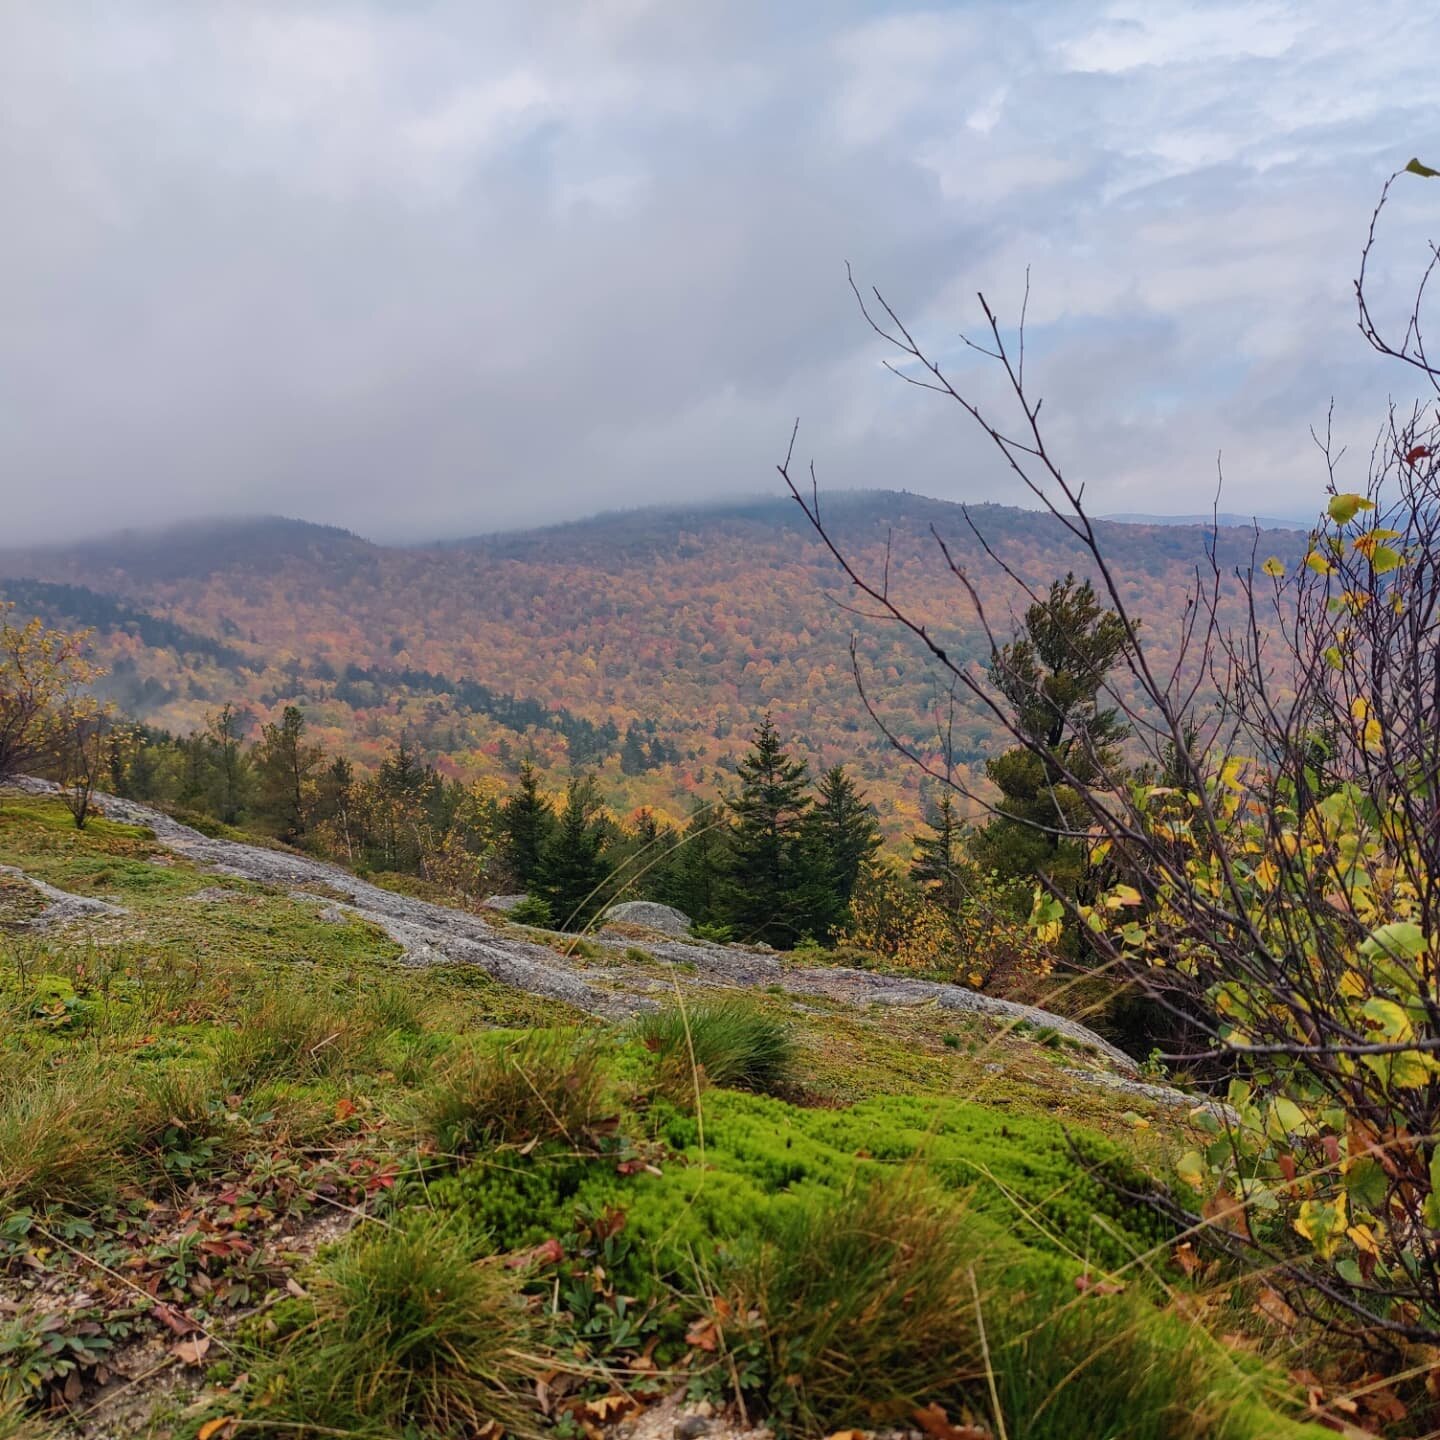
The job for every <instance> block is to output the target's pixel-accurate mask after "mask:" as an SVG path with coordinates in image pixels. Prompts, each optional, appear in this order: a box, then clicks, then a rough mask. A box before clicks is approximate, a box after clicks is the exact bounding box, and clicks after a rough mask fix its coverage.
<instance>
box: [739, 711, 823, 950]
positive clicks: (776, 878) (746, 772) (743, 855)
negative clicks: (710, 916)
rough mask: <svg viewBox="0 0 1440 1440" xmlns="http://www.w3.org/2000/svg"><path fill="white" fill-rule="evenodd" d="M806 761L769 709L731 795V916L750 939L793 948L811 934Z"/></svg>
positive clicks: (740, 932) (740, 931) (744, 760)
mask: <svg viewBox="0 0 1440 1440" xmlns="http://www.w3.org/2000/svg"><path fill="white" fill-rule="evenodd" d="M808 778H809V775H808V771H807V769H806V765H805V762H804V761H803V760H792V759H791V758H790V757H789V755H787V754H786V753H785V748H784V746H783V745H781V743H780V736H779V733H778V731H777V730H776V729H775V722H774V721H773V720H772V719H771V718H770V716H769V715H768V714H767V715H766V716H765V718H764V720H762V721H761V723H760V726H759V728H758V729H757V730H756V731H755V737H754V742H753V744H752V747H751V750H750V753H749V754H748V755H747V756H746V757H745V758H744V759H743V760H742V761H741V762H740V792H739V794H738V795H736V796H735V798H734V799H733V800H732V801H731V802H730V808H731V810H732V811H733V812H734V814H735V822H736V823H735V827H734V829H733V831H732V833H731V837H730V865H729V873H728V875H727V876H726V886H725V903H724V908H725V911H726V919H727V920H728V922H729V923H730V925H731V926H732V927H733V928H734V930H735V932H736V934H737V935H739V936H741V937H742V938H743V939H746V940H758V941H764V942H765V943H766V944H770V945H775V946H777V947H784V948H788V947H790V946H792V945H794V944H795V942H796V941H797V940H799V939H801V938H802V937H803V936H804V935H806V934H808V933H810V927H809V925H808V921H809V916H808V915H807V914H806V913H805V912H806V905H805V900H806V896H805V895H804V893H803V892H804V890H805V887H806V882H807V880H808V878H809V875H808V870H809V867H808V866H807V865H806V861H805V856H804V854H803V847H802V841H803V833H804V823H805V813H806V811H807V810H808V809H809V807H810V800H809V797H808V796H807V795H806V794H805V789H806V782H807V780H808Z"/></svg>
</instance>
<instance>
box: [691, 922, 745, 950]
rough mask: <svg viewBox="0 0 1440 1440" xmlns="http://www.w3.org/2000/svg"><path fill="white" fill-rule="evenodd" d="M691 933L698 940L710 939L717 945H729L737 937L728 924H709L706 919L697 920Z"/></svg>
mask: <svg viewBox="0 0 1440 1440" xmlns="http://www.w3.org/2000/svg"><path fill="white" fill-rule="evenodd" d="M690 934H691V935H692V936H694V938H695V939H696V940H709V941H711V942H712V943H713V944H715V945H728V944H729V943H730V942H731V941H732V940H733V939H734V938H735V932H734V931H733V930H732V929H731V928H730V927H729V926H728V925H718V924H708V923H706V922H705V921H697V922H696V923H695V924H694V925H692V926H691V927H690Z"/></svg>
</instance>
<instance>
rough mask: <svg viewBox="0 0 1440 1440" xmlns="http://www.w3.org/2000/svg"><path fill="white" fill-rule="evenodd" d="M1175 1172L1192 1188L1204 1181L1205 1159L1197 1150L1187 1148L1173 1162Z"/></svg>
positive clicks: (1194, 1188)
mask: <svg viewBox="0 0 1440 1440" xmlns="http://www.w3.org/2000/svg"><path fill="white" fill-rule="evenodd" d="M1175 1173H1176V1174H1177V1175H1178V1176H1179V1177H1180V1178H1181V1179H1182V1180H1183V1181H1184V1182H1185V1183H1186V1184H1187V1185H1189V1186H1190V1187H1191V1189H1193V1190H1198V1189H1200V1187H1201V1186H1202V1185H1203V1184H1204V1181H1205V1161H1204V1160H1203V1159H1202V1158H1201V1156H1200V1152H1199V1151H1198V1150H1189V1151H1187V1152H1186V1153H1185V1154H1184V1155H1182V1156H1181V1157H1180V1158H1179V1159H1178V1160H1177V1161H1176V1162H1175Z"/></svg>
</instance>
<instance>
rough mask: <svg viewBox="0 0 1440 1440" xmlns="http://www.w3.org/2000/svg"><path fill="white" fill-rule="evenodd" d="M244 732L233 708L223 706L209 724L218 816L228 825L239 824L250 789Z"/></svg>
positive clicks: (231, 706)
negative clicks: (242, 739) (241, 745)
mask: <svg viewBox="0 0 1440 1440" xmlns="http://www.w3.org/2000/svg"><path fill="white" fill-rule="evenodd" d="M240 729H241V721H240V717H239V716H238V715H237V714H236V713H235V707H234V706H233V705H229V704H226V705H223V706H221V708H220V709H219V710H217V711H216V712H215V713H214V714H213V715H211V716H210V717H209V718H208V720H207V733H208V736H209V739H210V741H211V743H212V744H213V745H214V747H215V760H216V769H217V776H216V780H217V795H216V802H215V813H216V815H217V817H218V818H219V819H220V820H222V821H224V823H225V824H226V825H235V824H238V823H239V820H240V816H241V814H242V813H243V811H244V809H245V805H246V800H247V797H248V794H249V789H250V763H249V760H248V759H247V757H246V756H245V754H244V752H243V751H242V750H241V749H240Z"/></svg>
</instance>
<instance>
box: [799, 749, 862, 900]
mask: <svg viewBox="0 0 1440 1440" xmlns="http://www.w3.org/2000/svg"><path fill="white" fill-rule="evenodd" d="M816 791H817V793H816V797H815V803H814V805H813V806H812V807H811V810H810V813H809V814H808V815H807V816H806V817H805V830H806V837H807V840H808V842H809V847H810V850H811V853H812V854H814V855H815V856H816V857H817V859H818V862H819V865H820V867H821V875H820V877H819V878H820V879H821V880H822V881H823V883H824V886H825V888H826V889H827V890H828V891H829V892H830V893H831V894H832V895H833V896H834V899H835V901H836V902H837V905H838V909H839V910H840V911H842V912H843V911H844V910H846V909H847V908H848V907H849V904H850V901H851V899H852V898H853V896H854V894H855V886H856V885H857V883H858V882H859V880H860V875H861V873H862V871H863V870H864V869H865V867H866V866H867V865H868V864H869V863H870V861H871V859H872V858H873V856H874V854H875V852H876V850H878V849H879V848H880V825H879V822H878V821H877V820H876V818H875V808H874V806H872V805H871V804H870V803H869V802H868V801H867V800H866V799H865V796H864V795H863V794H862V793H861V792H860V790H859V789H858V788H857V787H856V785H855V782H854V781H853V780H852V779H851V778H850V776H849V775H847V774H846V773H845V767H844V766H843V765H832V766H831V767H830V769H828V770H826V771H825V773H824V774H823V775H822V776H821V777H820V784H819V785H818V786H817V787H816ZM839 918H843V916H842V917H839Z"/></svg>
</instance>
